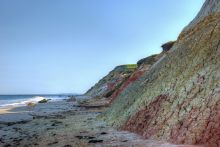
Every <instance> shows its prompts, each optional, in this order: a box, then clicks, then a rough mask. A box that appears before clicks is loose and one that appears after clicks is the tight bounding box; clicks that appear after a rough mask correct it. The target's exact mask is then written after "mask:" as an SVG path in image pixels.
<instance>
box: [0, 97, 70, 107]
mask: <svg viewBox="0 0 220 147" xmlns="http://www.w3.org/2000/svg"><path fill="white" fill-rule="evenodd" d="M43 99H51V100H50V101H60V100H63V99H67V96H66V95H0V108H4V107H9V106H25V105H26V104H27V103H29V102H33V103H37V102H39V101H40V100H43Z"/></svg>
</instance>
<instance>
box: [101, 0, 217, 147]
mask: <svg viewBox="0 0 220 147" xmlns="http://www.w3.org/2000/svg"><path fill="white" fill-rule="evenodd" d="M219 3H220V1H219V0H207V1H206V2H205V4H204V6H203V8H202V10H201V11H200V12H199V14H198V16H197V17H196V19H195V20H193V21H192V23H190V24H189V26H187V27H186V28H185V29H184V30H183V32H182V33H181V34H180V36H179V37H178V39H177V41H176V43H175V44H174V45H173V46H172V48H171V49H170V50H169V51H168V52H166V53H164V54H161V55H160V56H159V57H160V58H159V60H157V61H156V62H155V63H154V64H153V65H152V66H150V68H147V67H144V68H145V69H146V68H147V70H145V71H143V73H141V76H139V72H140V71H141V70H140V69H141V68H138V70H136V71H135V73H134V74H133V75H134V77H136V75H138V76H137V77H138V78H137V79H136V78H135V80H134V81H132V83H129V82H128V83H129V84H127V86H125V87H124V88H122V89H120V92H119V94H117V95H116V96H115V98H114V99H115V100H114V103H113V104H112V106H111V107H110V108H109V109H108V110H107V111H106V112H105V113H104V114H103V115H102V116H101V117H102V118H103V119H104V120H105V121H107V122H108V123H110V124H112V125H114V126H116V127H119V128H121V129H123V130H128V131H132V132H136V133H138V134H140V135H143V136H144V137H146V138H151V139H159V140H166V141H170V142H172V143H177V144H197V145H200V144H202V145H205V146H220V141H219V140H220V71H219V69H220V60H219V57H220V13H219ZM122 87H123V86H122Z"/></svg>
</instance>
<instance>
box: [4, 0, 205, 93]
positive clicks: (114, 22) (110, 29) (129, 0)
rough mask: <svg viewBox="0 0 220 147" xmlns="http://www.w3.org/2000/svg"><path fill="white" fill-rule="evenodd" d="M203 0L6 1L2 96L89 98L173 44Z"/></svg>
mask: <svg viewBox="0 0 220 147" xmlns="http://www.w3.org/2000/svg"><path fill="white" fill-rule="evenodd" d="M203 2H204V0H181V1H177V0H1V1H0V94H30V93H71V92H72V93H83V92H85V91H86V90H87V89H89V88H90V87H91V86H92V85H93V84H95V83H96V82H97V81H98V80H99V79H100V78H102V77H103V76H104V75H106V74H107V73H108V72H109V71H110V70H112V69H113V68H114V67H115V66H117V65H120V64H127V63H136V62H137V60H139V59H141V58H143V57H146V56H149V55H151V54H155V53H159V52H160V51H161V48H160V46H161V44H162V43H165V42H166V41H170V40H175V39H176V38H177V36H178V34H179V33H180V32H181V30H182V29H183V27H184V26H186V25H187V24H188V23H189V22H190V21H191V20H192V19H193V18H194V17H195V15H196V14H197V12H198V11H199V9H200V8H201V6H202V4H203Z"/></svg>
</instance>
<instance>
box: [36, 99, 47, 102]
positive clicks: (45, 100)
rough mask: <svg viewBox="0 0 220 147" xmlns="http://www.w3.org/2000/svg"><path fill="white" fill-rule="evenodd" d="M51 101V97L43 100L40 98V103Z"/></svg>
mask: <svg viewBox="0 0 220 147" xmlns="http://www.w3.org/2000/svg"><path fill="white" fill-rule="evenodd" d="M48 101H49V99H43V100H40V101H39V102H38V103H47V102H48Z"/></svg>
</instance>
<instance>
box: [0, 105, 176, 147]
mask: <svg viewBox="0 0 220 147" xmlns="http://www.w3.org/2000/svg"><path fill="white" fill-rule="evenodd" d="M105 109H106V108H105V107H103V106H102V105H96V106H95V107H94V106H88V105H87V106H79V105H77V104H76V103H73V102H66V101H62V102H50V103H46V104H39V105H37V106H35V107H33V108H29V107H19V108H13V109H10V110H1V114H0V146H3V147H10V146H13V147H35V146H38V147H47V146H52V147H151V146H152V147H153V146H154V147H157V146H158V147H159V146H161V147H165V146H167V147H168V146H176V145H171V144H168V143H166V142H160V141H154V140H145V139H143V138H142V137H141V136H138V135H136V134H133V133H130V132H125V131H117V130H116V129H114V128H112V127H111V126H108V125H107V124H106V123H105V122H102V121H99V120H97V119H96V117H97V116H98V115H99V114H101V113H102V112H103V111H104V110H105ZM7 111H8V112H7Z"/></svg>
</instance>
